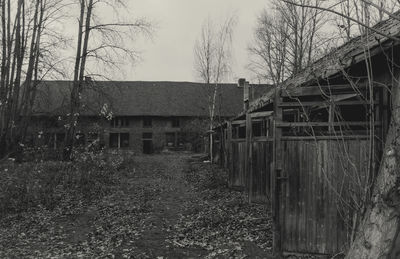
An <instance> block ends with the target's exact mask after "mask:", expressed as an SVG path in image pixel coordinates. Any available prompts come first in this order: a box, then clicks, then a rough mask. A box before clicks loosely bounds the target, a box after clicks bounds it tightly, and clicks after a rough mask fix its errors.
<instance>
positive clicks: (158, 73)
mask: <svg viewBox="0 0 400 259" xmlns="http://www.w3.org/2000/svg"><path fill="white" fill-rule="evenodd" d="M129 2H130V3H129V6H130V8H131V10H130V11H131V12H132V13H133V14H134V15H135V16H139V17H142V16H144V17H147V18H149V19H151V20H154V21H156V22H157V28H156V31H155V34H154V39H153V40H147V41H146V43H145V44H143V43H142V42H140V43H137V46H138V47H139V49H140V50H141V51H142V61H141V62H140V63H138V64H137V65H136V66H135V67H133V68H131V69H129V68H128V69H127V70H128V71H126V72H127V73H126V78H124V79H125V80H152V81H162V80H166V81H199V78H197V77H196V74H195V72H194V67H193V63H194V58H193V48H194V43H195V40H196V38H197V37H198V35H199V33H200V30H201V26H202V24H203V22H204V20H205V19H206V18H207V17H208V16H209V17H210V18H212V19H217V20H218V19H220V20H223V19H224V18H225V17H227V16H229V15H230V14H232V13H235V14H236V15H237V16H238V22H237V25H236V29H235V35H234V53H233V56H234V61H233V66H232V70H233V71H232V75H231V76H229V78H227V80H226V81H229V82H235V81H236V80H237V78H239V77H246V78H250V75H251V74H250V72H249V71H247V70H246V68H245V67H246V64H247V63H248V54H247V50H246V49H247V46H248V43H249V42H250V40H251V38H252V33H253V29H254V27H255V23H256V19H257V16H258V15H259V14H260V12H261V10H262V9H263V8H264V7H265V6H266V5H267V3H268V0H250V1H244V0H130V1H129Z"/></svg>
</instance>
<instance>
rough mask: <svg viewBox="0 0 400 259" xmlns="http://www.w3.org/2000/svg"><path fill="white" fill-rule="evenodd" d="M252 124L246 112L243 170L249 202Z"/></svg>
mask: <svg viewBox="0 0 400 259" xmlns="http://www.w3.org/2000/svg"><path fill="white" fill-rule="evenodd" d="M251 142H252V125H251V115H250V113H246V156H245V172H246V185H247V192H248V199H249V202H250V201H251V193H252V190H253V172H252V171H253V170H252V169H253V166H252V164H253V159H252V157H253V155H252V144H251Z"/></svg>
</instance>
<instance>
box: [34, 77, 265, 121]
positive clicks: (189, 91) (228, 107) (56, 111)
mask: <svg viewBox="0 0 400 259" xmlns="http://www.w3.org/2000/svg"><path fill="white" fill-rule="evenodd" d="M71 88H72V83H71V81H43V82H42V83H41V84H40V86H39V87H38V89H39V91H38V98H37V101H36V105H35V108H34V112H35V114H43V115H62V114H66V113H67V112H68V105H69V96H70V92H71ZM256 89H257V91H256V96H260V92H264V91H265V90H266V89H267V87H266V86H263V85H260V86H258V87H256ZM209 94H210V88H207V87H206V86H205V85H204V84H201V83H191V82H143V81H89V82H87V83H85V87H84V91H83V95H82V100H83V101H82V102H83V104H84V109H83V111H82V114H83V115H89V116H96V115H98V114H99V112H100V110H101V107H103V105H104V104H107V105H108V107H110V108H111V110H112V112H113V114H114V115H115V116H197V117H207V116H208V104H209V101H208V100H209V99H208V98H209ZM242 108H243V89H242V88H239V87H237V85H236V84H220V88H219V91H218V93H217V107H216V109H217V111H220V115H221V116H223V117H232V116H234V115H236V114H237V113H239V112H240V111H241V110H242Z"/></svg>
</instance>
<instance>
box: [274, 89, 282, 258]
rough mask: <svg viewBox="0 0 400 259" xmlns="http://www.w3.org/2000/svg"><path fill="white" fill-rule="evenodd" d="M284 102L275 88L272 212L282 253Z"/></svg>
mask: <svg viewBox="0 0 400 259" xmlns="http://www.w3.org/2000/svg"><path fill="white" fill-rule="evenodd" d="M280 103H282V97H281V90H280V89H278V88H276V89H275V101H274V144H273V152H274V154H273V170H272V172H271V212H272V222H273V252H274V254H280V253H281V251H282V244H281V229H280V222H279V206H280V205H279V194H280V181H279V178H280V176H281V171H282V142H281V137H282V128H280V127H277V123H280V122H282V117H283V116H282V114H283V112H282V108H280V106H279V104H280Z"/></svg>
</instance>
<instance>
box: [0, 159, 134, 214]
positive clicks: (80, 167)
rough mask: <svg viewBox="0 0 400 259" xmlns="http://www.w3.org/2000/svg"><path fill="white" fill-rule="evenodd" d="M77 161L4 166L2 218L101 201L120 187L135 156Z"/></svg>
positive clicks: (0, 194) (0, 190)
mask: <svg viewBox="0 0 400 259" xmlns="http://www.w3.org/2000/svg"><path fill="white" fill-rule="evenodd" d="M75 157H76V159H75V160H74V161H73V162H61V161H43V162H25V163H21V164H17V163H13V162H7V163H4V164H2V165H0V214H5V213H16V212H22V211H26V210H28V209H30V208H34V207H38V206H43V207H45V208H48V209H54V208H55V207H57V206H58V205H60V204H64V203H65V202H82V201H84V202H89V201H91V200H92V199H96V198H100V197H102V196H104V195H105V194H107V193H108V192H109V191H110V189H111V188H112V186H113V185H115V184H116V183H117V180H118V177H117V175H116V173H117V172H119V171H121V170H127V169H129V166H131V163H132V161H131V160H132V155H129V154H121V153H119V152H104V151H101V152H97V153H93V152H82V153H79V154H75Z"/></svg>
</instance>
